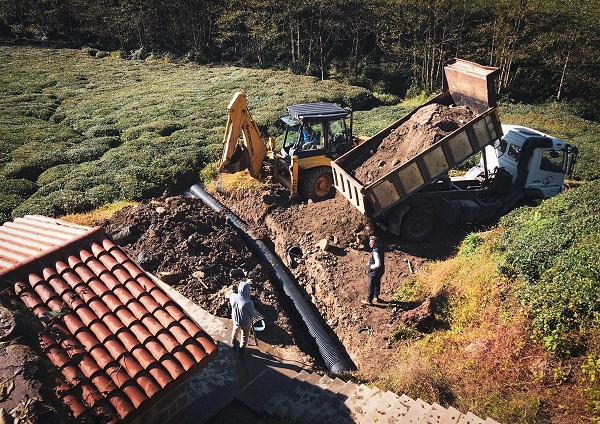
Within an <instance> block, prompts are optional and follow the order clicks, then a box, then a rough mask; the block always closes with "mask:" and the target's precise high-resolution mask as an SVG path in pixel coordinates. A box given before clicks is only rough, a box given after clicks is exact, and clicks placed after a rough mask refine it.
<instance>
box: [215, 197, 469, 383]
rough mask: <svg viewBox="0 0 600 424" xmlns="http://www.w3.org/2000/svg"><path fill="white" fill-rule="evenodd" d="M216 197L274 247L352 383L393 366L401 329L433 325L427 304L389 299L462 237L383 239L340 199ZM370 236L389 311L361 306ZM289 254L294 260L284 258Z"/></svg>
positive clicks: (448, 233)
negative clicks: (346, 364)
mask: <svg viewBox="0 0 600 424" xmlns="http://www.w3.org/2000/svg"><path fill="white" fill-rule="evenodd" d="M214 194H215V195H216V196H217V197H218V198H219V200H220V201H221V202H222V203H224V204H225V205H226V206H227V207H228V208H230V209H231V210H232V211H233V212H234V213H235V214H237V215H238V216H240V217H241V218H242V219H244V220H245V221H246V222H247V223H249V224H251V225H252V226H253V227H254V228H255V229H256V231H257V232H261V233H262V234H264V235H265V239H269V240H271V241H272V243H273V244H274V250H275V252H276V253H277V254H278V255H279V256H280V257H281V258H282V259H283V261H284V262H287V264H288V268H289V270H290V272H291V273H292V274H293V275H294V277H295V278H296V280H297V281H298V283H299V287H300V289H301V290H302V291H303V292H304V295H305V298H306V299H307V301H308V302H309V304H310V303H312V304H313V306H314V308H315V311H316V312H317V313H318V315H320V316H321V317H323V322H324V323H325V324H326V326H328V327H329V328H330V329H331V330H332V335H333V339H334V340H336V339H337V340H338V341H339V345H338V346H339V347H340V349H341V350H342V351H343V352H345V354H347V358H348V359H349V361H350V362H351V363H353V364H354V365H355V366H356V368H357V371H356V372H355V374H356V377H358V378H361V379H370V378H374V377H376V376H377V375H379V374H381V373H382V372H383V371H384V370H385V369H386V368H387V365H386V364H389V363H391V362H393V360H394V359H393V358H394V357H395V355H396V354H397V352H398V349H397V348H398V347H399V344H398V343H397V342H395V341H394V340H392V339H391V338H390V335H391V334H392V333H393V331H394V330H396V329H397V328H399V327H401V326H402V325H404V324H403V323H404V322H408V325H411V326H414V327H418V328H421V329H423V326H424V324H428V322H430V321H431V320H432V316H431V313H429V312H428V311H429V309H428V308H425V306H427V305H426V304H425V305H424V306H422V305H420V304H415V305H399V304H397V303H394V302H392V300H393V296H394V295H395V294H396V293H397V292H398V291H399V290H400V289H401V287H402V285H403V284H404V282H405V281H407V280H409V279H411V278H412V276H413V274H414V273H415V272H418V271H419V270H420V269H421V267H422V266H423V265H424V264H425V263H426V262H428V261H429V260H431V259H433V260H437V259H441V258H444V257H447V256H449V255H451V254H453V253H454V252H455V249H456V246H457V245H458V243H459V240H460V239H461V237H462V235H461V234H462V233H461V232H460V231H456V229H453V228H445V229H443V230H442V231H441V232H439V233H438V235H437V236H436V237H434V238H433V239H432V240H430V241H428V242H426V243H422V244H419V245H414V244H407V243H404V242H402V241H401V240H400V239H398V238H397V237H395V236H393V235H390V234H387V233H384V232H382V231H380V230H379V228H377V227H376V226H375V225H374V224H373V223H372V222H371V221H370V220H369V219H367V218H366V217H365V216H364V215H362V214H361V213H360V212H359V211H358V210H356V209H355V208H354V207H353V206H352V205H350V203H349V202H348V201H347V200H346V199H345V198H344V197H343V196H342V195H341V194H339V193H338V194H337V195H336V196H335V197H334V198H333V199H329V200H326V201H323V202H317V203H313V202H311V201H309V202H308V203H293V202H291V201H289V200H287V199H288V197H289V192H288V191H286V190H284V189H281V188H279V187H278V186H277V185H273V186H271V187H269V188H267V189H264V190H262V191H255V192H247V193H246V195H245V197H244V198H243V199H238V198H230V197H227V196H226V195H224V194H223V193H214ZM454 231H456V232H454ZM373 234H376V235H378V236H379V237H380V240H381V245H382V247H383V248H384V250H385V263H386V272H385V275H384V277H383V280H382V286H381V295H382V297H383V298H384V300H386V301H387V302H388V303H384V304H380V305H374V306H365V305H362V304H361V300H363V299H366V294H367V276H366V271H367V263H368V260H369V255H370V249H369V247H368V239H369V236H370V235H373ZM291 247H294V248H295V249H294V251H293V252H294V255H290V254H289V253H288V252H289V250H290V248H291ZM290 259H291V261H290ZM413 309H414V310H416V311H415V312H411V310H413ZM416 312H419V314H416ZM425 327H426V328H424V329H423V330H424V331H428V330H429V329H431V326H429V327H427V325H425Z"/></svg>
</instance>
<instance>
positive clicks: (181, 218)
mask: <svg viewBox="0 0 600 424" xmlns="http://www.w3.org/2000/svg"><path fill="white" fill-rule="evenodd" d="M104 227H105V228H106V231H107V233H109V234H111V236H112V237H113V240H114V241H115V242H116V243H117V244H120V245H121V246H122V247H123V248H124V249H125V251H126V252H127V253H128V254H129V255H130V256H131V257H132V258H133V259H134V260H136V261H137V262H138V263H139V264H140V265H141V266H142V267H143V268H144V269H145V270H146V271H148V272H151V273H153V274H154V275H156V276H157V277H158V278H160V279H161V280H163V281H164V282H166V283H168V284H171V285H172V286H173V287H174V288H175V289H177V291H179V292H180V293H182V294H183V295H185V296H187V297H188V298H190V299H192V300H193V301H194V302H195V303H197V304H198V305H200V306H201V307H202V308H204V309H206V310H207V311H209V312H210V313H212V314H214V315H216V316H219V317H224V318H227V317H229V316H230V313H231V309H230V306H229V296H230V294H231V293H232V290H234V289H237V285H238V283H239V281H241V279H242V278H239V277H236V276H234V277H230V271H231V270H232V269H244V270H245V271H246V272H247V277H248V278H250V279H251V281H252V284H251V296H252V300H253V301H254V304H255V307H256V309H257V310H258V311H259V312H260V313H261V314H262V315H264V316H265V317H266V318H267V322H268V323H269V325H270V327H271V329H272V331H269V332H268V333H269V337H270V338H269V342H271V343H273V344H290V343H292V341H293V340H292V337H291V336H290V334H292V332H291V331H290V330H291V327H290V322H289V319H288V315H287V314H286V313H281V311H282V309H284V308H282V306H281V305H280V299H279V298H278V296H277V294H276V293H274V291H273V287H272V286H271V284H270V283H269V281H268V276H267V273H266V272H265V270H264V269H263V268H262V267H261V265H260V264H259V262H258V261H257V259H256V258H255V257H254V256H253V255H252V254H251V252H250V251H249V250H248V248H247V247H246V245H245V243H244V242H243V240H242V239H241V238H240V237H239V235H238V234H237V233H236V232H235V231H234V230H233V228H232V227H231V226H230V225H229V224H228V223H227V222H226V220H225V217H224V216H223V215H222V214H219V213H216V212H214V211H213V210H212V209H210V208H209V207H208V206H206V205H205V204H204V203H203V202H201V201H200V200H198V199H195V198H190V197H169V198H166V199H161V200H153V201H147V202H145V203H141V204H139V205H136V206H132V207H128V208H125V209H123V210H121V211H119V212H117V213H116V214H115V215H114V216H113V217H112V218H111V219H110V221H109V222H107V223H105V225H104Z"/></svg>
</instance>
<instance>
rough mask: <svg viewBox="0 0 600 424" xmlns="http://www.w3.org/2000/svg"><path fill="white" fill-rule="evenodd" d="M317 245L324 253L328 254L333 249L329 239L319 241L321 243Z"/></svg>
mask: <svg viewBox="0 0 600 424" xmlns="http://www.w3.org/2000/svg"><path fill="white" fill-rule="evenodd" d="M317 245H318V246H319V249H321V250H322V251H323V252H326V251H327V250H329V248H330V247H331V245H330V244H329V239H326V238H324V239H321V240H319V243H317Z"/></svg>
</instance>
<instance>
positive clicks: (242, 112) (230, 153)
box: [218, 91, 267, 178]
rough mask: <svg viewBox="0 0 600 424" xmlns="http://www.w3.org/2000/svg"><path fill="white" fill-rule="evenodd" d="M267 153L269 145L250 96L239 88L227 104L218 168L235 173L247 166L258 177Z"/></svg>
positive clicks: (220, 170) (221, 170)
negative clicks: (253, 114) (255, 117)
mask: <svg viewBox="0 0 600 424" xmlns="http://www.w3.org/2000/svg"><path fill="white" fill-rule="evenodd" d="M266 154H267V147H266V146H265V142H264V140H263V138H262V137H261V135H260V131H259V130H258V126H257V125H256V122H254V120H253V119H252V117H251V116H250V111H249V110H248V104H247V101H246V95H245V94H244V93H242V92H239V91H238V92H236V93H235V94H234V95H233V99H231V102H229V106H228V107H227V126H226V129H225V136H224V137H223V153H222V155H221V161H220V162H219V166H218V170H219V172H224V173H228V174H233V173H236V172H239V171H243V170H245V169H247V170H248V172H249V173H250V175H251V176H252V177H255V178H256V177H258V175H259V174H260V171H261V170H262V165H263V160H264V158H265V156H266Z"/></svg>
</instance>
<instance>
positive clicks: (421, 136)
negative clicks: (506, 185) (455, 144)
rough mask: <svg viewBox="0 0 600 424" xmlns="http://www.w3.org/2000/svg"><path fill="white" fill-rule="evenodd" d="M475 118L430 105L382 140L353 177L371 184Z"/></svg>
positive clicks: (465, 112) (462, 111)
mask: <svg viewBox="0 0 600 424" xmlns="http://www.w3.org/2000/svg"><path fill="white" fill-rule="evenodd" d="M474 117H475V114H474V113H473V112H472V111H471V110H470V109H469V108H467V107H465V106H451V107H448V106H444V105H441V104H430V105H427V106H424V107H421V108H420V109H418V110H417V111H416V112H415V113H414V115H413V116H411V118H410V119H409V120H408V121H406V122H405V123H403V124H402V125H400V126H399V127H398V128H396V129H395V130H394V131H392V133H391V134H390V135H389V136H387V137H386V138H384V139H383V141H382V142H381V144H380V145H379V147H378V148H377V150H376V151H375V152H373V155H372V156H371V157H370V158H368V159H367V160H366V161H365V162H364V163H363V164H361V165H360V166H359V167H358V168H356V170H355V172H354V175H355V177H356V178H357V179H358V181H360V182H362V183H363V184H365V185H366V184H370V183H372V182H374V181H376V180H378V179H379V178H381V177H382V176H384V175H385V174H387V173H388V172H390V171H392V170H393V169H394V168H396V167H397V166H399V165H401V164H403V163H404V162H406V161H408V160H409V159H412V158H413V157H415V156H416V155H418V154H419V153H421V152H422V151H424V150H426V149H427V148H428V147H430V146H432V145H433V144H435V143H436V142H438V141H439V140H441V139H442V138H444V137H445V136H447V135H448V134H450V133H451V132H453V131H455V130H457V129H458V128H460V127H461V126H463V125H464V124H466V123H467V122H469V121H470V120H471V119H473V118H474Z"/></svg>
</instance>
